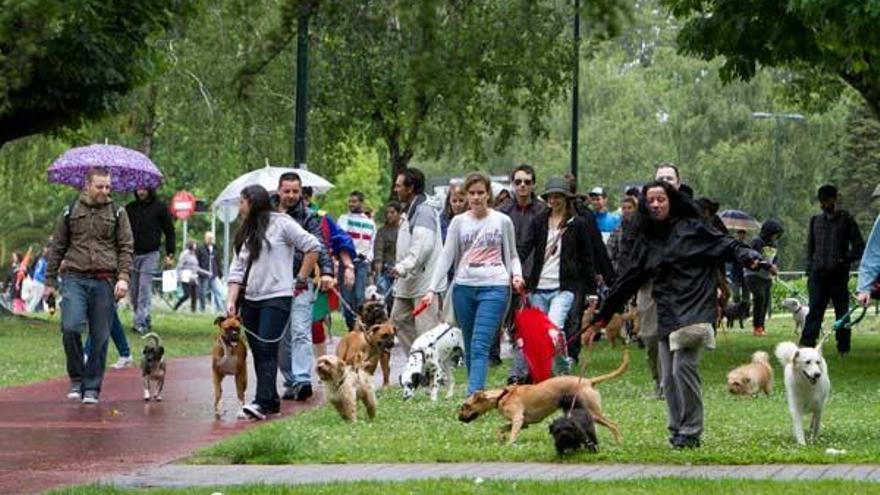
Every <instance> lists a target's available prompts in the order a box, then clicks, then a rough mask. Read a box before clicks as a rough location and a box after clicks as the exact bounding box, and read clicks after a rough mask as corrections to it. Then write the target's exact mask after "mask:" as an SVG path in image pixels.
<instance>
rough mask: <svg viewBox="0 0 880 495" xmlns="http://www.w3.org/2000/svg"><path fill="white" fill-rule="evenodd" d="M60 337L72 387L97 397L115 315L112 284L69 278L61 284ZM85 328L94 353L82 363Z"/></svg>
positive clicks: (78, 277) (69, 275)
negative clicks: (94, 393)
mask: <svg viewBox="0 0 880 495" xmlns="http://www.w3.org/2000/svg"><path fill="white" fill-rule="evenodd" d="M61 296H62V299H61V336H62V339H61V340H62V342H63V344H64V354H65V355H66V357H67V375H68V376H69V377H70V383H71V386H74V387H80V390H82V391H83V392H86V391H94V392H98V393H100V391H101V383H102V382H103V380H104V361H106V359H107V341H108V340H109V339H110V326H111V319H112V317H111V315H112V314H114V313H115V312H116V305H115V303H114V301H113V284H112V283H111V282H109V281H105V280H98V279H94V278H87V277H82V276H78V275H73V274H68V275H66V276H65V277H64V280H63V281H62V283H61ZM86 325H88V332H89V340H91V342H92V347H93V349H94V352H93V353H92V357H91V359H89V361H88V362H87V363H84V362H83V361H84V360H83V345H82V335H81V334H82V332H83V330H85V328H86Z"/></svg>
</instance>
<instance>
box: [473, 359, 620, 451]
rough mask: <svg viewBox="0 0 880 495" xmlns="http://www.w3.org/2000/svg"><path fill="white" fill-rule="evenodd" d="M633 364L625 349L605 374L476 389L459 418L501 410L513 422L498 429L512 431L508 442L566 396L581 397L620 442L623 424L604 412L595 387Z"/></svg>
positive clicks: (550, 412) (583, 404)
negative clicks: (482, 389) (612, 419)
mask: <svg viewBox="0 0 880 495" xmlns="http://www.w3.org/2000/svg"><path fill="white" fill-rule="evenodd" d="M628 367H629V352H627V350H626V349H624V351H623V362H622V363H621V364H620V366H619V367H618V368H617V369H616V370H614V371H612V372H611V373H607V374H605V375H601V376H597V377H595V378H580V377H577V376H557V377H554V378H549V379H547V380H544V381H543V382H541V383H538V384H535V385H510V386H507V387H505V388H502V389H495V390H486V391H481V392H476V393H474V394H473V395H471V396H470V397H468V398H467V400H466V401H465V402H464V404H462V405H461V409H460V410H459V412H458V419H459V421H463V422H465V423H469V422H471V421H473V420H475V419H477V418H478V417H479V416H480V415H482V414H484V413H486V412H488V411H491V410H492V409H498V411H499V412H500V413H501V415H502V416H504V417H505V418H507V420H508V421H509V422H510V423H509V424H507V425H505V426H503V427H501V428H499V429H498V433H499V435H503V434H504V432H506V431H510V438H509V439H508V442H507V443H508V445H510V444H513V443H514V442H515V441H516V437H517V436H518V435H519V432H520V430H522V428H523V427H525V426H528V425H530V424H533V423H538V422H540V421H541V420H543V419H544V418H546V417H547V416H549V415H550V414H552V413H553V411H555V410H556V409H558V408H559V402H560V400H561V399H562V398H563V396H565V395H572V396H575V397H577V399H578V400H579V402H580V405H582V406H583V408H584V409H586V410H587V411H588V412H589V413H590V416H592V417H593V420H594V421H595V422H596V423H599V424H600V425H602V426H605V427H606V428H608V429H609V430H611V433H612V434H613V435H614V440H615V441H617V442H619V441H620V439H621V436H620V427H618V426H617V424H616V423H614V422H613V421H611V420H610V419H608V418H607V417H605V415H604V414H603V413H602V400H601V397H600V396H599V392H597V391H596V389H595V388H593V387H594V386H596V385H598V384H600V383H602V382H605V381H608V380H611V379H613V378H617V377H618V376H620V375H622V374H623V373H624V372H626V370H627V368H628Z"/></svg>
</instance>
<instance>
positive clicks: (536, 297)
mask: <svg viewBox="0 0 880 495" xmlns="http://www.w3.org/2000/svg"><path fill="white" fill-rule="evenodd" d="M529 301H530V302H531V303H532V305H533V306H535V307H536V308H538V309H540V310H541V311H543V312H544V313H546V314H547V316H548V317H549V318H550V321H552V322H553V324H554V325H556V328H558V329H559V330H560V331H561V330H563V329H564V328H565V319H566V318H568V310H569V309H571V303H573V302H574V293H573V292H571V291H568V290H559V289H550V290H548V289H538V290H536V291H534V292H532V293H531V294H529Z"/></svg>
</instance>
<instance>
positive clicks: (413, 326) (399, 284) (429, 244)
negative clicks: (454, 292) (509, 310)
mask: <svg viewBox="0 0 880 495" xmlns="http://www.w3.org/2000/svg"><path fill="white" fill-rule="evenodd" d="M394 192H396V193H397V197H398V199H399V200H400V202H401V203H404V205H405V206H404V211H405V213H404V214H403V215H402V216H401V220H400V228H399V230H398V233H397V253H396V263H395V264H394V268H393V269H392V276H393V277H394V278H395V279H396V280H395V282H394V304H393V306H392V308H391V320H392V321H393V322H394V326H395V327H397V337H398V338H399V339H400V345H401V347H402V348H403V352H404V353H405V354H407V355H408V354H409V350H410V348H411V347H412V344H413V342H414V341H415V340H416V338H418V336H419V335H421V334H423V333H425V332H427V331H428V330H430V329H432V328H434V327H435V326H437V325H438V324H439V323H440V303H439V300H438V299H437V298H436V297H435V299H434V303H433V304H431V305H430V306H428V307H427V308H425V309H424V310H422V311H421V312H420V313H419V314H418V315H416V316H413V314H412V313H413V311H414V310H415V309H416V306H417V305H418V303H419V299H421V298H422V296H424V295H425V294H426V293H427V292H428V288H429V285H430V283H431V275H432V271H433V268H434V265H435V264H436V263H437V260H438V259H439V258H440V254H441V251H442V250H443V243H442V242H441V240H440V220H439V219H438V217H437V211H436V210H434V208H432V207H431V206H430V205H428V204H426V203H425V201H426V199H427V198H426V196H425V175H424V174H423V173H422V172H421V170H418V169H415V168H407V169H406V170H404V171H403V172H402V173H401V174H400V175H398V176H397V179H396V180H395V181H394ZM445 290H446V287H445V284H444V286H443V287H440V288H438V291H437V293H441V291H445Z"/></svg>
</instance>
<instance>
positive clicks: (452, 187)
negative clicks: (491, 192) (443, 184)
mask: <svg viewBox="0 0 880 495" xmlns="http://www.w3.org/2000/svg"><path fill="white" fill-rule="evenodd" d="M466 210H467V195H465V193H464V185H463V184H462V183H460V182H454V183H450V184H449V189H448V190H447V191H446V203H445V204H444V205H443V211H442V212H441V213H440V238H441V239H442V240H443V242H446V232H447V231H448V230H449V222H451V221H452V217H454V216H456V215H460V214H462V213H464V212H465V211H466Z"/></svg>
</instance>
